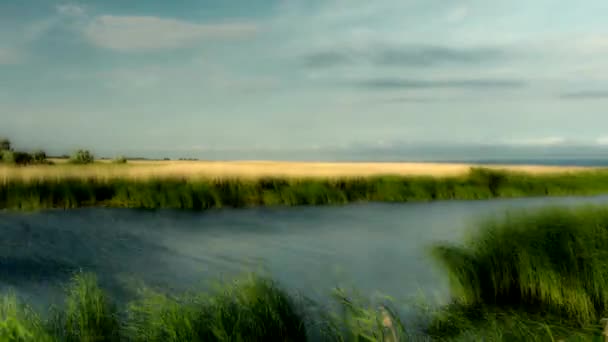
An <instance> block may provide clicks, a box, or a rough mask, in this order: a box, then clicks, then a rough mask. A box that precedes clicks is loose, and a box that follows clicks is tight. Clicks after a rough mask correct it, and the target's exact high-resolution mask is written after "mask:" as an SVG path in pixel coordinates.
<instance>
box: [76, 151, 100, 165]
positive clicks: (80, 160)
mask: <svg viewBox="0 0 608 342" xmlns="http://www.w3.org/2000/svg"><path fill="white" fill-rule="evenodd" d="M93 162H95V157H94V156H93V154H92V153H91V152H89V150H78V151H76V153H74V154H73V155H72V157H70V163H73V164H91V163H93Z"/></svg>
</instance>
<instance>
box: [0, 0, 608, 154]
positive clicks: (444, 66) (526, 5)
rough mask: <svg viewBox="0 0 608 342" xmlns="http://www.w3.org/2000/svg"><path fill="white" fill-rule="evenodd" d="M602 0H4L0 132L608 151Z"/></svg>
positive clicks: (106, 144) (19, 138)
mask: <svg viewBox="0 0 608 342" xmlns="http://www.w3.org/2000/svg"><path fill="white" fill-rule="evenodd" d="M605 18H608V1H605V0H586V1H584V2H576V1H559V0H551V1H549V0H535V1H528V0H508V1H507V0H493V1H486V0H453V1H451V0H441V1H440V0H417V1H414V0H374V1H369V0H255V1H252V0H198V1H195V0H181V1H166V0H103V1H101V0H100V1H92V0H91V1H68V2H65V1H50V0H48V1H47V0H1V1H0V136H8V137H10V138H11V140H12V141H13V143H14V145H19V146H23V147H24V148H37V147H41V148H45V149H47V150H49V151H51V152H53V151H69V150H71V149H75V148H79V147H83V148H89V149H92V150H94V151H101V152H102V153H109V154H112V153H119V152H125V153H135V152H137V153H138V154H142V155H145V154H146V153H152V152H154V153H174V152H175V153H177V152H176V151H178V152H179V151H182V152H184V151H190V152H192V151H195V152H196V151H198V152H200V153H203V152H205V151H207V152H209V151H212V152H214V153H222V151H237V150H238V151H262V150H264V151H296V150H299V151H303V150H306V151H323V150H331V149H339V148H357V147H361V146H363V147H366V148H374V147H382V146H395V145H404V144H405V145H407V144H422V145H424V144H427V145H432V144H439V145H441V144H443V145H446V146H450V145H457V144H473V145H475V144H508V145H509V144H510V145H518V146H546V145H563V144H587V145H598V146H604V145H607V146H608V111H606V108H608V58H606V56H607V55H608V21H606V19H605Z"/></svg>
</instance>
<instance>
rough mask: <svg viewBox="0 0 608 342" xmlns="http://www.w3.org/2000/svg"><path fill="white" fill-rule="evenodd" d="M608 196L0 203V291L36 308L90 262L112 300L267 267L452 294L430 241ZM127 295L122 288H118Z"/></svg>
mask: <svg viewBox="0 0 608 342" xmlns="http://www.w3.org/2000/svg"><path fill="white" fill-rule="evenodd" d="M584 204H608V196H602V197H587V198H535V199H510V200H492V201H446V202H432V203H406V204H357V205H348V206H341V207H295V208H257V209H238V210H230V209H227V210H218V211H208V212H202V213H193V212H176V211H138V210H129V209H101V208H98V209H78V210H68V211H63V210H60V211H59V210H55V211H43V212H37V213H14V212H0V234H1V236H2V238H1V239H0V288H3V289H7V288H12V289H13V290H15V291H16V292H17V293H18V294H20V295H22V296H24V297H26V298H27V299H28V300H29V301H30V302H31V303H33V304H34V305H36V306H39V305H40V306H43V305H46V304H48V303H49V302H57V301H60V300H62V298H63V297H62V285H63V284H65V282H66V281H67V280H68V279H69V278H70V276H71V274H73V272H75V271H77V270H79V269H82V270H84V271H93V272H95V273H97V274H98V276H99V277H100V281H101V284H102V286H103V287H104V288H106V289H107V290H109V291H111V292H113V293H114V294H115V295H116V296H118V298H124V299H126V298H128V296H129V294H128V293H127V292H125V291H124V289H125V288H126V287H127V286H128V285H126V284H128V282H129V281H132V280H134V279H135V280H139V281H143V282H144V283H146V284H147V285H150V286H155V287H161V288H163V289H170V290H184V289H188V288H191V287H192V286H204V285H205V284H208V281H209V280H217V279H219V278H220V277H227V278H231V277H232V276H234V275H240V274H242V273H243V272H247V271H264V272H267V273H268V274H270V275H272V276H273V277H274V278H275V279H277V280H279V281H280V282H281V284H282V285H284V286H286V287H288V288H289V289H293V290H298V291H301V292H302V293H304V294H306V295H308V296H311V297H313V298H316V299H319V298H321V299H322V298H324V296H326V295H328V294H329V293H330V291H331V289H332V288H333V287H335V286H338V285H340V286H347V287H348V286H354V287H355V288H356V289H358V290H360V291H361V292H362V293H364V294H371V293H372V292H374V291H379V292H382V293H385V294H389V295H392V296H394V297H397V298H406V297H409V296H413V295H416V294H417V293H419V292H420V291H422V292H423V293H426V294H427V295H430V296H433V295H442V296H445V295H447V283H446V282H447V279H446V278H445V276H444V275H443V274H441V272H440V270H439V269H437V267H435V265H434V263H433V262H432V260H431V259H430V258H429V257H428V254H427V251H428V247H429V246H430V244H432V243H434V242H439V241H456V242H457V241H461V240H462V238H463V237H464V234H465V232H466V231H467V230H468V229H472V228H475V227H476V223H477V222H478V221H479V220H483V219H485V218H488V217H491V216H497V215H498V216H500V215H503V214H504V213H505V212H506V211H508V210H510V209H522V208H526V209H531V208H538V207H542V206H554V205H560V206H562V205H564V206H576V205H584ZM121 296H122V297H121Z"/></svg>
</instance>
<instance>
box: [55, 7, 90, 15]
mask: <svg viewBox="0 0 608 342" xmlns="http://www.w3.org/2000/svg"><path fill="white" fill-rule="evenodd" d="M56 9H57V12H58V13H59V14H62V15H67V16H75V17H78V16H82V15H84V14H85V11H84V8H82V7H81V6H78V5H76V4H61V5H58V6H57V7H56Z"/></svg>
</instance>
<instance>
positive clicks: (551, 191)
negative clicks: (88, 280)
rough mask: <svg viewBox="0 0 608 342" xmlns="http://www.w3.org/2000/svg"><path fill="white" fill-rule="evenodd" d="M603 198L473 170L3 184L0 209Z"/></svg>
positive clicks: (537, 178) (581, 181)
mask: <svg viewBox="0 0 608 342" xmlns="http://www.w3.org/2000/svg"><path fill="white" fill-rule="evenodd" d="M602 193H608V171H605V170H602V171H579V172H572V173H562V174H535V175H534V174H526V173H516V172H506V171H505V172H503V171H494V170H489V169H482V168H479V169H473V170H472V171H471V172H470V173H469V174H468V175H466V176H461V177H445V178H433V177H403V176H382V177H368V178H358V179H354V178H345V179H312V178H311V179H300V180H291V179H279V178H266V179H259V180H247V179H220V180H194V179H177V178H166V179H152V180H136V179H132V180H130V179H109V180H102V179H97V178H91V179H82V178H80V179H79V178H62V179H43V180H27V181H24V180H16V179H6V180H5V181H4V182H3V183H1V184H0V209H43V208H78V207H85V206H109V207H126V208H148V209H155V208H172V209H191V210H203V209H209V208H221V207H236V208H238V207H249V206H261V205H284V206H294V205H325V204H345V203H352V202H369V201H375V202H409V201H430V200H450V199H460V200H473V199H490V198H502V197H524V196H564V195H597V194H602Z"/></svg>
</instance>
